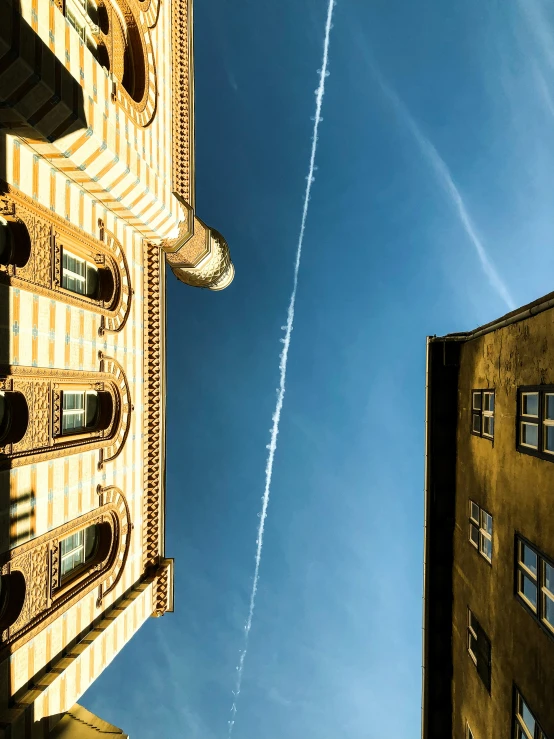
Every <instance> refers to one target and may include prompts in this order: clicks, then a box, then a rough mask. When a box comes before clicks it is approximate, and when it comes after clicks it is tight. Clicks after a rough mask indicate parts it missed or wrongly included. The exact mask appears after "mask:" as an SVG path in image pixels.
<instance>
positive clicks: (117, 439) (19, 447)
mask: <svg viewBox="0 0 554 739" xmlns="http://www.w3.org/2000/svg"><path fill="white" fill-rule="evenodd" d="M99 358H100V371H99V372H97V373H95V374H91V373H90V372H82V371H74V370H61V369H43V368H37V367H22V366H20V365H15V366H14V365H10V366H8V367H4V368H2V367H1V366H0V390H5V391H6V390H9V391H10V392H13V393H19V394H21V395H23V397H24V398H25V402H26V406H27V413H28V422H27V428H26V431H25V433H24V434H23V435H22V438H21V439H20V440H18V441H17V442H15V443H7V444H5V445H4V446H0V469H4V468H6V467H19V466H21V465H24V464H29V463H30V462H31V461H33V462H41V461H43V460H46V459H53V458H55V457H63V456H66V455H67V454H72V453H75V452H82V451H86V450H89V449H98V450H99V453H100V462H99V466H100V467H102V466H103V465H104V464H106V462H110V461H112V460H113V459H115V458H116V457H117V456H118V455H119V453H120V452H121V450H122V448H123V446H124V444H125V441H126V440H127V436H128V434H129V429H130V426H131V412H132V411H133V406H132V404H131V393H130V388H129V384H128V382H127V378H126V376H125V372H124V371H123V368H122V367H121V365H120V364H119V362H117V361H116V360H115V359H112V358H111V357H106V356H104V355H103V354H102V352H99ZM64 390H96V391H97V392H102V393H105V394H106V399H107V398H109V399H110V402H109V403H107V407H108V408H109V417H108V418H106V419H105V422H104V423H103V424H102V426H101V427H96V426H95V427H92V428H91V429H87V430H84V431H82V432H78V433H76V434H63V433H62V394H63V391H64ZM0 443H1V442H0Z"/></svg>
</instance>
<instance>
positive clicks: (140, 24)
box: [98, 0, 158, 128]
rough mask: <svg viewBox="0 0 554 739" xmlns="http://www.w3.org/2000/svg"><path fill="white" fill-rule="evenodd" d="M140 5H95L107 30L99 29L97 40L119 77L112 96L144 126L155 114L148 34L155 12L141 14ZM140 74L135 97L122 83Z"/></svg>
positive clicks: (127, 1) (112, 1)
mask: <svg viewBox="0 0 554 739" xmlns="http://www.w3.org/2000/svg"><path fill="white" fill-rule="evenodd" d="M157 4H158V3H157V2H156V3H154V5H157ZM142 5H143V3H140V2H138V3H137V2H135V0H101V1H100V2H99V5H98V7H99V10H101V9H102V8H103V9H104V10H105V12H106V16H107V18H108V21H109V28H108V32H107V33H104V31H102V30H101V29H100V31H99V34H98V43H99V44H100V45H101V46H102V47H103V48H104V49H105V52H106V54H107V56H108V59H109V65H110V72H111V73H112V74H113V75H114V76H115V77H116V78H117V80H118V84H117V85H115V86H114V89H113V91H112V98H113V99H114V100H116V101H117V102H118V103H119V105H120V106H121V107H122V108H123V109H124V110H125V112H126V113H127V115H128V116H129V118H131V119H132V120H133V121H135V123H137V124H138V125H139V126H142V127H143V128H146V126H148V125H149V124H150V123H151V122H152V120H153V118H154V116H155V114H156V107H157V102H158V91H157V75H156V63H155V56H154V48H153V45H152V39H151V35H150V25H151V24H152V22H154V25H155V22H156V21H157V12H155V13H154V15H152V14H151V13H150V12H149V13H148V14H147V15H146V16H145V17H144V13H143V12H141V10H142V8H141V6H142ZM154 9H155V8H154ZM148 10H150V4H149V5H148ZM129 65H132V69H130V68H129ZM139 74H140V76H141V83H142V87H143V90H142V95H141V97H140V99H137V98H136V97H135V96H133V95H132V94H131V93H130V92H129V91H128V90H126V89H125V86H124V83H125V81H126V79H127V78H128V77H131V76H133V75H139Z"/></svg>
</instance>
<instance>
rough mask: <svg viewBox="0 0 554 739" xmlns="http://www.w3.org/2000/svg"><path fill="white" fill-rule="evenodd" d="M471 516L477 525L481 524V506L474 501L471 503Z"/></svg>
mask: <svg viewBox="0 0 554 739" xmlns="http://www.w3.org/2000/svg"><path fill="white" fill-rule="evenodd" d="M469 516H470V518H471V519H472V520H473V521H475V523H476V524H478V523H479V506H478V505H477V503H474V502H473V501H472V500H470V501H469Z"/></svg>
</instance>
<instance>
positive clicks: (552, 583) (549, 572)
mask: <svg viewBox="0 0 554 739" xmlns="http://www.w3.org/2000/svg"><path fill="white" fill-rule="evenodd" d="M544 585H545V587H546V588H548V589H549V590H550V592H551V593H554V567H552V566H551V565H549V564H547V563H546V562H544Z"/></svg>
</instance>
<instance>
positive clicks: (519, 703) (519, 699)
mask: <svg viewBox="0 0 554 739" xmlns="http://www.w3.org/2000/svg"><path fill="white" fill-rule="evenodd" d="M515 703H516V705H515V721H514V727H515V737H514V739H517V737H518V728H519V729H520V732H521V735H522V736H524V737H526V738H527V739H548V738H547V736H546V734H545V733H544V731H543V730H542V728H541V725H540V724H539V722H538V721H537V719H536V718H535V714H534V713H533V711H532V710H531V709H530V708H529V704H528V703H527V701H525V700H524V699H523V696H522V695H521V693H520V692H519V690H518V689H517V688H516V699H515ZM523 706H525V708H527V710H528V711H529V713H530V714H531V716H532V717H533V721H534V722H535V729H534V733H533V734H532V733H531V732H530V731H529V727H528V726H527V724H526V723H525V721H524V718H523Z"/></svg>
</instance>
